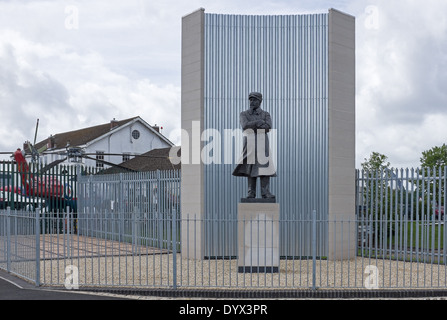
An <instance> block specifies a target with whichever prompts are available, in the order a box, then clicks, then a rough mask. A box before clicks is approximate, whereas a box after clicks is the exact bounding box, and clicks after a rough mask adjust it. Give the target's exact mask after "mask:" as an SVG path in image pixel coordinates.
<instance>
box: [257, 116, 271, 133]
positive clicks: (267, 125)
mask: <svg viewBox="0 0 447 320" xmlns="http://www.w3.org/2000/svg"><path fill="white" fill-rule="evenodd" d="M263 122H264V123H263V124H262V125H260V126H259V127H258V129H265V130H266V132H269V131H270V129H272V118H271V117H270V113H268V112H266V115H265V119H264V121H263Z"/></svg>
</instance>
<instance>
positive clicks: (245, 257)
mask: <svg viewBox="0 0 447 320" xmlns="http://www.w3.org/2000/svg"><path fill="white" fill-rule="evenodd" d="M248 200H253V202H243V203H239V206H238V272H253V273H257V272H269V273H272V272H278V270H279V204H277V203H272V202H271V199H248ZM255 200H256V201H255ZM260 200H261V201H260ZM273 200H274V199H273ZM267 201H270V202H267Z"/></svg>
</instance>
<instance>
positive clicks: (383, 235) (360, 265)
mask: <svg viewBox="0 0 447 320" xmlns="http://www.w3.org/2000/svg"><path fill="white" fill-rule="evenodd" d="M207 223H216V221H207V220H206V219H202V218H199V217H197V216H191V217H180V215H179V214H178V213H175V214H171V215H169V216H168V215H167V216H164V217H152V218H145V217H144V216H143V215H139V216H138V217H135V216H133V217H120V216H119V215H112V214H110V213H107V212H104V213H98V212H95V213H89V214H85V215H76V214H74V213H72V212H69V211H67V212H65V213H63V214H57V215H56V214H51V215H50V214H37V215H36V214H35V213H30V212H22V211H15V210H2V211H0V268H2V269H4V270H7V271H9V272H11V273H14V274H16V275H19V276H21V277H24V278H25V279H28V280H29V281H32V282H33V283H35V284H36V285H43V286H66V287H67V285H72V284H73V283H74V282H73V281H75V283H76V285H78V286H79V287H83V286H84V287H131V288H184V289H185V288H220V289H229V288H233V289H247V288H254V289H259V288H262V289H278V288H280V289H314V290H315V289H318V288H320V289H322V288H325V289H360V288H369V289H372V288H381V289H396V288H398V289H401V288H406V289H412V288H430V289H434V288H446V286H447V283H446V275H447V268H446V261H447V260H446V251H445V250H444V247H445V246H446V245H447V244H446V239H447V237H446V234H445V233H446V230H445V229H444V225H445V220H442V221H435V220H431V219H429V218H427V217H423V219H419V220H414V219H405V220H393V221H388V220H386V219H375V218H373V217H371V216H369V217H363V218H360V219H353V220H340V221H335V220H331V221H328V220H326V219H319V218H318V216H317V215H316V214H309V215H308V216H307V217H306V218H303V219H297V220H295V219H294V220H287V221H283V220H281V221H259V220H253V221H248V223H249V224H248V225H251V226H252V227H250V228H249V229H246V230H245V233H244V234H243V235H242V236H241V237H242V238H243V239H245V241H248V243H251V244H252V249H251V250H252V252H253V251H254V252H255V253H256V254H255V255H254V256H255V257H257V258H256V259H259V257H264V258H262V261H263V263H262V265H264V266H265V267H266V268H256V269H250V268H245V269H242V270H241V268H240V264H241V260H240V259H242V257H246V256H247V252H248V251H246V250H247V249H243V250H242V252H239V253H238V256H215V255H214V256H210V255H207V254H206V252H199V251H198V250H199V249H198V248H201V247H202V246H201V245H200V243H198V241H199V237H195V235H196V234H197V233H198V232H199V230H198V229H195V230H194V228H192V229H191V228H190V229H189V230H190V232H189V239H188V244H187V245H186V246H185V245H183V247H182V246H181V242H180V239H185V238H184V237H183V238H182V230H186V229H188V227H190V226H197V228H201V229H202V230H203V228H205V227H206V224H207ZM217 223H219V224H234V223H236V224H241V223H243V224H245V225H246V224H247V221H241V220H236V221H235V220H233V219H231V220H230V219H228V220H221V221H217ZM271 223H287V224H296V225H300V227H302V229H304V228H305V229H307V232H308V233H310V234H311V237H312V241H310V243H311V246H312V247H311V248H310V252H312V255H311V256H308V255H300V254H299V253H300V252H306V253H307V252H309V248H294V249H295V250H294V252H298V254H297V255H295V256H279V262H278V265H277V268H269V266H271V264H270V260H269V259H271V257H272V255H269V254H268V253H269V252H267V250H271V248H268V246H265V245H263V243H266V242H267V243H268V242H271V241H270V239H267V238H266V234H267V232H266V230H269V228H270V224H271ZM262 225H264V227H260V226H262ZM182 227H183V228H182ZM392 227H393V228H394V229H392ZM318 228H327V230H328V232H329V236H328V237H322V236H321V234H319V233H318V232H317V229H318ZM279 230H288V229H287V228H282V229H281V228H280V229H279ZM290 230H292V229H290ZM296 230H300V228H296ZM390 230H391V231H390ZM270 234H271V233H270ZM270 236H272V235H269V237H270ZM282 236H285V237H292V236H294V237H299V236H300V235H299V234H298V235H291V234H288V235H282ZM325 239H328V240H327V241H328V243H326V244H324V243H321V242H322V241H326V240H325ZM239 240H241V239H240V238H239V237H233V238H232V239H229V238H228V239H222V243H226V244H228V245H233V244H232V242H233V241H236V242H237V241H239ZM201 241H206V239H202V240H201ZM294 243H296V242H295V241H292V242H291V244H294ZM307 243H309V242H307ZM319 247H324V248H327V249H326V251H324V252H323V251H318V250H317V249H318V248H319ZM223 250H224V251H225V248H223ZM194 251H197V252H194ZM192 252H194V253H195V254H194V255H191V253H192ZM191 256H195V257H196V258H195V259H192V258H191ZM254 256H249V257H254ZM272 264H274V262H273V260H272ZM250 265H253V264H250ZM254 265H257V264H256V263H254ZM74 275H76V276H74ZM67 281H68V282H67Z"/></svg>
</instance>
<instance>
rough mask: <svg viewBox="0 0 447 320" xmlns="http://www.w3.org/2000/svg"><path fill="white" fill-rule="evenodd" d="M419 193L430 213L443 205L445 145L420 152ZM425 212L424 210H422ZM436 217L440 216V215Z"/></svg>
mask: <svg viewBox="0 0 447 320" xmlns="http://www.w3.org/2000/svg"><path fill="white" fill-rule="evenodd" d="M420 161H421V170H420V172H419V176H420V178H419V182H420V184H421V185H422V184H423V185H424V187H423V188H422V187H420V188H419V189H420V190H419V193H420V196H421V198H422V199H423V200H424V207H425V208H426V209H428V210H429V211H428V213H429V214H430V215H431V214H433V213H434V210H435V209H436V208H437V207H441V206H444V205H445V204H444V193H445V187H446V186H445V184H446V182H445V179H444V176H445V173H446V172H445V169H446V166H447V145H446V144H445V143H444V144H443V145H442V146H440V147H438V146H436V147H433V148H431V149H429V150H426V151H424V152H422V157H421V158H420ZM424 211H425V212H426V210H424ZM438 218H441V217H440V216H439V217H438Z"/></svg>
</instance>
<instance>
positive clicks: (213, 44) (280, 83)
mask: <svg viewBox="0 0 447 320" xmlns="http://www.w3.org/2000/svg"><path fill="white" fill-rule="evenodd" d="M204 31H205V44H204V48H205V66H204V68H205V83H204V87H205V90H204V95H205V96H204V99H205V101H204V113H205V114H204V119H205V120H204V121H205V123H204V128H205V129H209V128H212V129H216V130H217V131H218V132H220V133H221V139H222V140H224V134H223V132H224V130H225V129H240V125H239V114H240V112H241V111H244V110H246V109H247V108H249V102H248V94H249V93H250V92H252V91H258V92H261V93H262V94H263V96H264V100H263V103H262V105H261V108H262V109H264V110H266V111H268V112H270V114H271V116H272V120H273V127H274V129H276V139H274V138H275V137H274V135H272V134H270V139H271V144H272V145H273V148H275V147H276V150H277V151H276V152H277V157H276V158H277V162H276V167H277V175H278V177H276V178H272V179H271V191H272V192H273V193H274V194H276V196H277V201H278V202H279V203H280V210H281V213H280V215H281V218H283V219H286V218H287V219H293V218H294V217H296V218H298V217H303V216H307V215H310V214H311V213H312V210H317V212H318V213H319V215H320V217H326V216H327V213H328V187H327V186H328V142H327V141H328V14H313V15H287V16H245V15H221V14H205V30H204ZM274 140H276V141H274ZM226 142H228V141H226ZM205 144H207V142H205ZM223 145H224V143H222V146H223ZM223 153H224V152H222V154H221V156H222V164H210V165H206V166H205V199H206V200H205V201H206V203H205V211H206V213H205V215H206V216H205V217H206V218H214V219H215V218H225V217H231V218H236V217H237V204H238V203H239V202H240V198H241V197H245V196H246V192H247V186H246V184H247V183H246V179H245V178H236V177H233V176H232V171H233V170H234V168H235V165H236V162H237V158H238V157H239V154H236V156H235V158H236V159H233V163H232V164H225V161H224V157H225V154H223ZM258 189H259V186H258ZM284 227H287V228H294V227H293V226H284ZM221 232H229V233H233V232H234V233H235V232H236V229H234V228H233V227H227V228H226V229H225V228H223V227H222V226H220V225H218V223H217V222H216V225H215V227H214V228H212V229H211V230H208V231H207V232H206V235H205V245H206V246H208V250H211V251H212V252H213V253H212V254H211V255H222V256H226V255H235V254H233V253H231V252H220V251H219V247H220V245H219V239H221V236H220V234H221ZM287 233H288V234H294V230H288V232H287ZM284 234H285V232H284ZM298 238H300V237H298ZM304 238H307V237H304ZM210 248H213V249H210ZM216 250H217V251H216ZM211 251H210V252H211ZM282 254H284V255H289V254H291V255H293V253H290V252H282Z"/></svg>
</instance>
